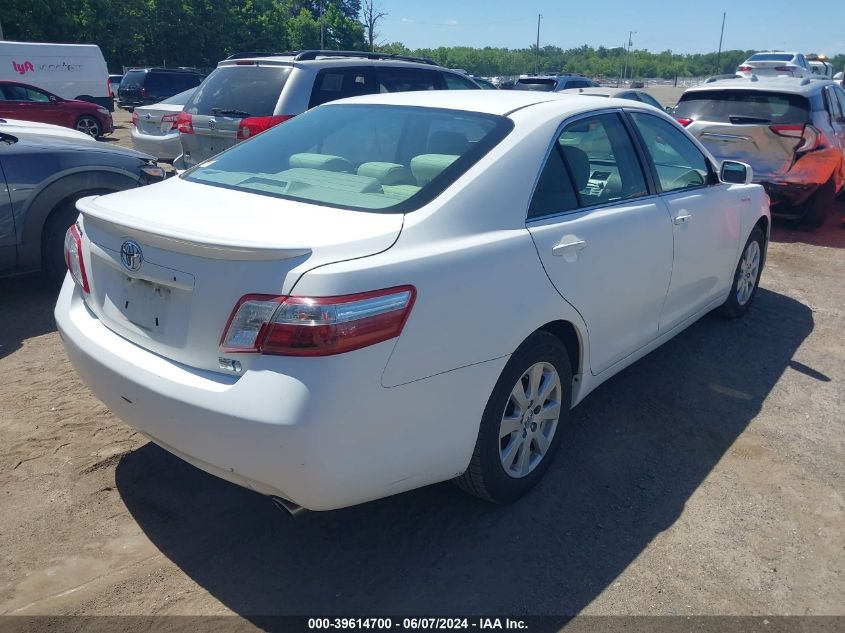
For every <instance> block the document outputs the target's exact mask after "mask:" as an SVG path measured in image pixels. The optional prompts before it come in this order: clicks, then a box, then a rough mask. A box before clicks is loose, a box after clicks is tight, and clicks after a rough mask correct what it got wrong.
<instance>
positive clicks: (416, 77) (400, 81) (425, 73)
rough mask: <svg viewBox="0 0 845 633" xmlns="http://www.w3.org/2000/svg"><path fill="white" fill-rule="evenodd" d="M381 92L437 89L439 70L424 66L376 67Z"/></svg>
mask: <svg viewBox="0 0 845 633" xmlns="http://www.w3.org/2000/svg"><path fill="white" fill-rule="evenodd" d="M376 79H377V81H378V91H379V92H410V91H413V90H437V88H438V86H437V72H435V71H433V70H426V69H423V68H391V67H388V66H384V67H379V68H377V69H376Z"/></svg>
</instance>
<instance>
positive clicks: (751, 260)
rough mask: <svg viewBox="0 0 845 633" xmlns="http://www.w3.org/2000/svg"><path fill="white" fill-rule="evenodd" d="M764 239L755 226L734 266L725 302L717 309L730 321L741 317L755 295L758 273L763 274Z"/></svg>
mask: <svg viewBox="0 0 845 633" xmlns="http://www.w3.org/2000/svg"><path fill="white" fill-rule="evenodd" d="M765 240H766V237H765V235H763V231H762V230H761V229H760V227H759V226H755V227H754V230H753V231H751V235H750V236H749V237H748V241H747V242H746V243H745V248H744V249H743V251H742V257H740V258H739V263H738V264H737V265H736V271H735V272H734V282H733V285H732V286H731V293H730V295H728V298H727V300H725V303H723V304H722V305H721V306H720V307H719V313H720V314H721V315H722V316H726V317H728V318H730V319H736V318H739V317H741V316H742V315H743V314H745V313H746V312H747V311H748V307H749V306H750V305H751V302H752V301H753V300H754V296H755V295H756V294H757V288H758V287H759V285H760V273H761V272H763V248H764V246H765Z"/></svg>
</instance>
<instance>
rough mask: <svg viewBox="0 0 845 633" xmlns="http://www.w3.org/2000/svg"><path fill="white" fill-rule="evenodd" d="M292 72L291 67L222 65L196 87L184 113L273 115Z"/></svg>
mask: <svg viewBox="0 0 845 633" xmlns="http://www.w3.org/2000/svg"><path fill="white" fill-rule="evenodd" d="M290 71H291V68H290V66H221V67H219V68H217V69H215V70H214V71H213V72H212V73H211V74H210V75H209V76H208V77H207V78H206V80H205V81H204V82H203V83H202V85H200V87H199V88H197V91H196V92H195V93H194V95H193V97H192V98H191V99H190V100H189V101H188V104H187V105H186V106H185V112H189V113H190V114H208V115H210V114H214V110H230V111H233V112H239V113H241V115H242V116H270V115H272V114H274V110H275V109H276V103H277V102H278V101H279V96H280V95H281V93H282V88H283V87H284V85H285V82H286V81H287V78H288V76H289V75H290Z"/></svg>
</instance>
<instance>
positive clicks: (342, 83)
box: [308, 67, 376, 108]
mask: <svg viewBox="0 0 845 633" xmlns="http://www.w3.org/2000/svg"><path fill="white" fill-rule="evenodd" d="M373 92H376V89H375V77H374V73H373V69H372V68H367V67H361V68H327V69H325V70H321V71H320V72H318V73H317V76H316V77H315V78H314V88H313V90H312V91H311V101H310V102H309V104H308V107H309V108H313V107H315V106H318V105H321V104H323V103H328V102H329V101H335V100H336V99H343V98H345V97H357V96H358V95H366V94H371V93H373Z"/></svg>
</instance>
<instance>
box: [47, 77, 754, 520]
mask: <svg viewBox="0 0 845 633" xmlns="http://www.w3.org/2000/svg"><path fill="white" fill-rule="evenodd" d="M751 177H752V174H751V170H750V168H749V167H748V166H746V165H743V164H742V163H733V162H725V163H722V164H717V163H716V162H715V161H714V160H713V159H712V157H711V156H710V155H709V154H708V153H707V151H706V150H705V149H703V148H702V146H701V145H700V144H699V143H698V142H697V141H696V140H695V139H694V138H692V137H691V136H690V135H689V134H688V133H686V132H685V131H684V130H683V129H682V128H681V127H680V126H679V125H678V124H677V123H676V122H675V121H674V120H673V119H672V118H670V117H669V116H667V115H666V114H664V113H662V112H659V111H658V110H656V109H654V108H651V107H650V106H647V105H645V104H639V103H636V102H632V101H629V100H616V99H607V98H602V97H596V98H592V97H584V96H577V95H575V96H570V95H558V94H553V93H536V92H520V91H516V92H499V93H493V92H488V91H477V92H471V91H466V92H449V91H442V92H430V93H428V92H427V93H421V92H418V93H400V94H384V95H374V96H366V97H358V98H354V99H349V100H343V101H337V102H333V103H331V104H327V105H323V106H320V107H318V108H315V109H313V110H311V111H309V112H307V113H305V114H302V115H300V116H298V117H295V118H293V119H291V120H290V121H287V122H285V123H284V124H282V125H279V126H278V127H276V128H273V129H272V130H270V131H268V132H265V133H263V134H261V135H259V136H257V137H255V138H254V139H253V140H250V141H248V142H245V143H241V144H239V145H237V146H235V147H234V148H232V149H230V150H229V151H227V152H224V153H223V154H220V155H218V156H216V157H214V158H212V159H210V160H208V161H207V162H205V163H203V164H201V165H198V166H197V167H195V168H194V169H192V170H190V171H187V172H185V173H184V174H182V175H181V176H180V177H178V178H173V179H171V180H168V181H165V182H162V183H160V184H156V185H153V186H148V187H144V188H141V189H133V190H129V191H124V192H121V193H115V194H111V195H107V196H100V197H89V198H85V199H83V200H81V201H80V202H79V204H78V207H79V210H80V212H81V214H80V217H79V220H78V222H77V224H76V225H75V226H73V227H71V229H70V230H69V231H68V234H67V237H66V243H65V248H66V259H67V263H68V267H69V269H70V274H69V275H68V276H67V278H66V280H65V283H64V286H63V288H62V291H61V295H60V297H59V300H58V305H57V306H56V321H57V323H58V327H59V330H60V332H61V334H62V338H63V340H64V343H65V346H66V349H67V353H68V356H69V357H70V359H71V361H72V363H73V365H74V366H75V367H76V369H77V371H78V372H79V374H80V376H81V377H82V379H83V380H84V381H85V383H86V384H87V385H88V386H89V387H90V388H91V390H92V391H93V392H94V393H95V394H96V395H97V396H98V397H99V398H100V399H101V400H102V401H103V402H104V403H106V405H107V406H108V407H109V408H110V409H111V410H112V411H114V412H115V413H116V414H117V415H118V416H120V417H121V418H122V419H123V420H125V421H126V422H128V423H129V424H130V425H132V426H133V427H135V428H136V429H137V430H138V431H140V432H141V433H143V434H144V435H146V436H147V437H149V438H150V439H151V440H152V441H154V442H155V443H157V444H159V445H160V446H162V447H163V448H165V449H167V450H168V451H171V452H172V453H174V454H175V455H178V456H179V457H181V458H183V459H185V460H186V461H188V462H190V463H191V464H194V465H196V466H197V467H199V468H201V469H203V470H206V471H208V472H210V473H213V474H215V475H218V476H220V477H222V478H224V479H227V480H229V481H232V482H235V483H237V484H240V485H242V486H246V487H248V488H251V489H253V490H256V491H258V492H260V493H263V494H266V495H269V496H272V497H274V498H275V499H276V500H277V502H278V503H280V504H282V505H284V506H286V507H287V508H288V509H290V510H291V511H296V510H299V509H301V508H307V509H312V510H329V509H333V508H340V507H343V506H348V505H352V504H356V503H361V502H364V501H367V500H370V499H376V498H379V497H384V496H387V495H392V494H395V493H398V492H402V491H406V490H410V489H412V488H417V487H419V486H424V485H427V484H431V483H434V482H439V481H444V480H450V479H454V480H456V482H457V483H458V484H459V485H461V486H462V487H463V488H465V489H466V490H468V491H469V492H472V493H474V494H476V495H478V496H480V497H483V498H485V499H488V500H490V501H493V502H509V501H512V500H514V499H516V498H518V497H519V496H520V495H522V494H524V493H525V492H526V491H528V490H529V489H530V488H531V487H532V486H533V485H534V484H536V483H537V481H538V480H539V479H540V478H541V477H542V476H543V474H544V472H545V471H546V470H547V468H548V466H549V462H550V461H551V460H552V458H553V456H554V454H555V452H556V450H557V448H558V445H559V444H560V438H561V435H562V431H561V429H562V427H563V426H564V425H565V424H566V423H567V420H568V417H569V410H570V408H571V407H572V406H574V405H576V404H577V403H578V402H579V401H580V400H582V399H583V398H584V397H585V396H586V395H587V394H588V393H589V392H590V391H592V390H593V389H595V388H596V386H597V385H599V384H600V383H601V382H603V381H605V380H607V379H608V378H609V377H610V376H612V375H614V374H615V373H617V372H618V371H620V370H621V369H623V368H624V367H626V366H628V365H630V364H631V363H633V362H635V361H636V360H637V359H639V358H641V357H642V356H643V355H645V354H647V353H648V352H649V351H651V350H653V349H654V348H656V347H657V346H658V345H660V344H661V343H663V342H665V341H667V340H668V339H669V338H671V337H673V336H675V335H676V334H678V333H679V332H681V331H682V330H683V329H684V328H686V327H687V326H689V325H690V324H691V323H693V322H694V321H695V320H696V319H699V318H700V317H701V316H703V315H704V314H706V313H708V312H710V311H711V310H714V309H716V308H719V309H720V310H721V311H722V312H723V313H724V314H726V315H728V316H731V317H738V316H741V315H742V314H743V313H744V312H745V311H746V310H747V309H748V307H749V305H750V303H751V302H752V300H753V299H754V295H755V292H756V290H757V284H758V281H759V278H760V273H761V271H762V267H763V263H764V261H765V254H766V245H767V242H768V233H769V209H768V199H767V197H766V195H765V193H764V192H763V189H762V188H761V187H759V186H757V185H753V184H749V183H750V182H751Z"/></svg>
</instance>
